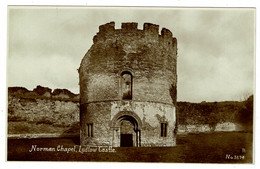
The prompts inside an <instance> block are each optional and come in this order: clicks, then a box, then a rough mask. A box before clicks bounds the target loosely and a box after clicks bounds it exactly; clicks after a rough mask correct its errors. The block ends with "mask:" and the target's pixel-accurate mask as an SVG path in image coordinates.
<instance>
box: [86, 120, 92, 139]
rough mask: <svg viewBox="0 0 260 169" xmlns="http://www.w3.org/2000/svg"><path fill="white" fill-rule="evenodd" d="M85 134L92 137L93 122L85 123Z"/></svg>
mask: <svg viewBox="0 0 260 169" xmlns="http://www.w3.org/2000/svg"><path fill="white" fill-rule="evenodd" d="M87 136H88V137H93V123H87Z"/></svg>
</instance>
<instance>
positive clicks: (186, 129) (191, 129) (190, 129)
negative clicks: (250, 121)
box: [178, 122, 244, 134]
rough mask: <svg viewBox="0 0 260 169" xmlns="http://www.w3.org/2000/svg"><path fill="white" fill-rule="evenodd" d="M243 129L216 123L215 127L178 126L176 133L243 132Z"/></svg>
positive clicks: (230, 123)
mask: <svg viewBox="0 0 260 169" xmlns="http://www.w3.org/2000/svg"><path fill="white" fill-rule="evenodd" d="M243 130H244V128H243V126H242V125H241V124H238V123H232V122H224V123H218V124H217V125H216V126H215V127H211V126H210V125H209V124H196V125H194V124H193V125H190V124H188V125H179V126H178V133H179V134H183V133H200V132H230V131H243Z"/></svg>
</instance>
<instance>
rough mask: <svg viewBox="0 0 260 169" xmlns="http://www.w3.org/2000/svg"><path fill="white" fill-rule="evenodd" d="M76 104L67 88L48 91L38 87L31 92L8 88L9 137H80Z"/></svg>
mask: <svg viewBox="0 0 260 169" xmlns="http://www.w3.org/2000/svg"><path fill="white" fill-rule="evenodd" d="M57 91H58V92H57ZM78 101H79V98H78V95H74V94H73V93H71V92H69V91H68V90H66V89H56V90H54V92H51V89H49V88H43V87H40V86H38V87H37V88H36V89H34V90H33V91H29V90H27V89H25V88H20V87H14V88H9V91H8V134H9V135H10V136H12V135H14V136H17V137H20V136H21V135H26V137H37V135H40V137H42V136H43V137H44V136H46V137H47V136H48V135H49V136H55V137H56V136H57V137H59V136H66V135H79V131H78V130H79V102H78ZM70 129H71V131H70V133H66V132H67V131H68V130H70ZM72 130H73V131H72ZM21 137H22V136H21Z"/></svg>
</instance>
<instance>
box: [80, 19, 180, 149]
mask: <svg viewBox="0 0 260 169" xmlns="http://www.w3.org/2000/svg"><path fill="white" fill-rule="evenodd" d="M93 42H94V44H93V45H92V46H91V48H90V49H89V51H88V52H87V54H86V55H85V56H84V58H83V59H82V62H81V65H80V68H79V79H80V104H81V109H80V113H81V120H80V121H81V129H82V130H81V144H83V145H91V144H94V145H100V144H103V143H106V144H109V145H114V146H119V144H118V139H117V140H116V139H115V138H117V137H118V134H116V132H118V131H117V129H115V126H114V125H115V124H111V123H112V121H113V119H114V118H115V117H117V116H118V117H117V118H118V119H117V120H120V118H121V116H122V117H123V116H125V117H127V116H131V117H133V119H132V120H133V123H136V124H137V126H136V129H135V130H136V131H137V130H138V132H139V133H138V134H137V135H141V136H140V140H139V141H140V142H141V145H140V144H139V146H164V145H165V146H173V145H175V136H174V132H173V131H174V128H175V120H176V118H175V116H176V113H175V107H176V105H175V102H176V94H177V93H176V84H177V73H176V63H177V40H176V38H173V36H172V33H171V32H170V31H169V30H168V29H165V28H163V29H162V30H161V33H160V34H159V26H158V25H154V24H150V23H145V24H144V26H143V30H139V29H137V23H122V26H121V29H115V23H114V22H111V23H108V24H105V25H101V26H100V27H99V32H98V33H97V35H95V36H94V38H93ZM124 72H127V73H128V74H130V75H131V77H132V81H131V84H132V85H131V97H130V99H124V98H123V92H124V90H123V89H122V87H123V84H122V81H123V77H122V73H124ZM125 112H128V113H129V114H127V115H125V114H124V113H125ZM131 117H130V118H131ZM162 119H163V120H164V122H165V123H167V124H168V130H167V132H168V133H167V137H161V136H160V130H161V122H162ZM130 120H131V119H130ZM135 121H138V122H135ZM92 123H93V126H94V137H87V136H86V135H87V134H86V131H87V132H89V131H88V127H87V124H92ZM114 123H116V122H114ZM141 123H142V126H141ZM116 127H118V126H116ZM137 140H138V139H137ZM137 142H138V141H137Z"/></svg>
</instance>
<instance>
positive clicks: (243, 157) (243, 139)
mask: <svg viewBox="0 0 260 169" xmlns="http://www.w3.org/2000/svg"><path fill="white" fill-rule="evenodd" d="M32 145H37V147H55V150H56V151H32V152H29V150H31V149H32ZM59 145H62V146H63V147H64V148H71V149H72V148H73V147H74V145H76V151H77V152H69V153H67V152H66V151H57V146H59ZM78 145H79V138H48V139H8V157H7V158H8V159H7V160H8V161H114V162H176V163H252V162H253V156H252V153H253V147H252V146H253V134H252V133H246V132H219V133H200V134H186V135H183V134H182V135H178V136H177V146H175V147H155V148H154V147H141V148H127V147H120V148H112V149H110V150H109V151H115V152H100V151H101V149H99V152H98V151H97V152H84V153H80V152H78V151H79V146H78ZM102 148H103V149H102V150H103V151H105V150H106V149H104V147H102ZM105 148H106V147H105ZM88 151H89V150H88Z"/></svg>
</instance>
